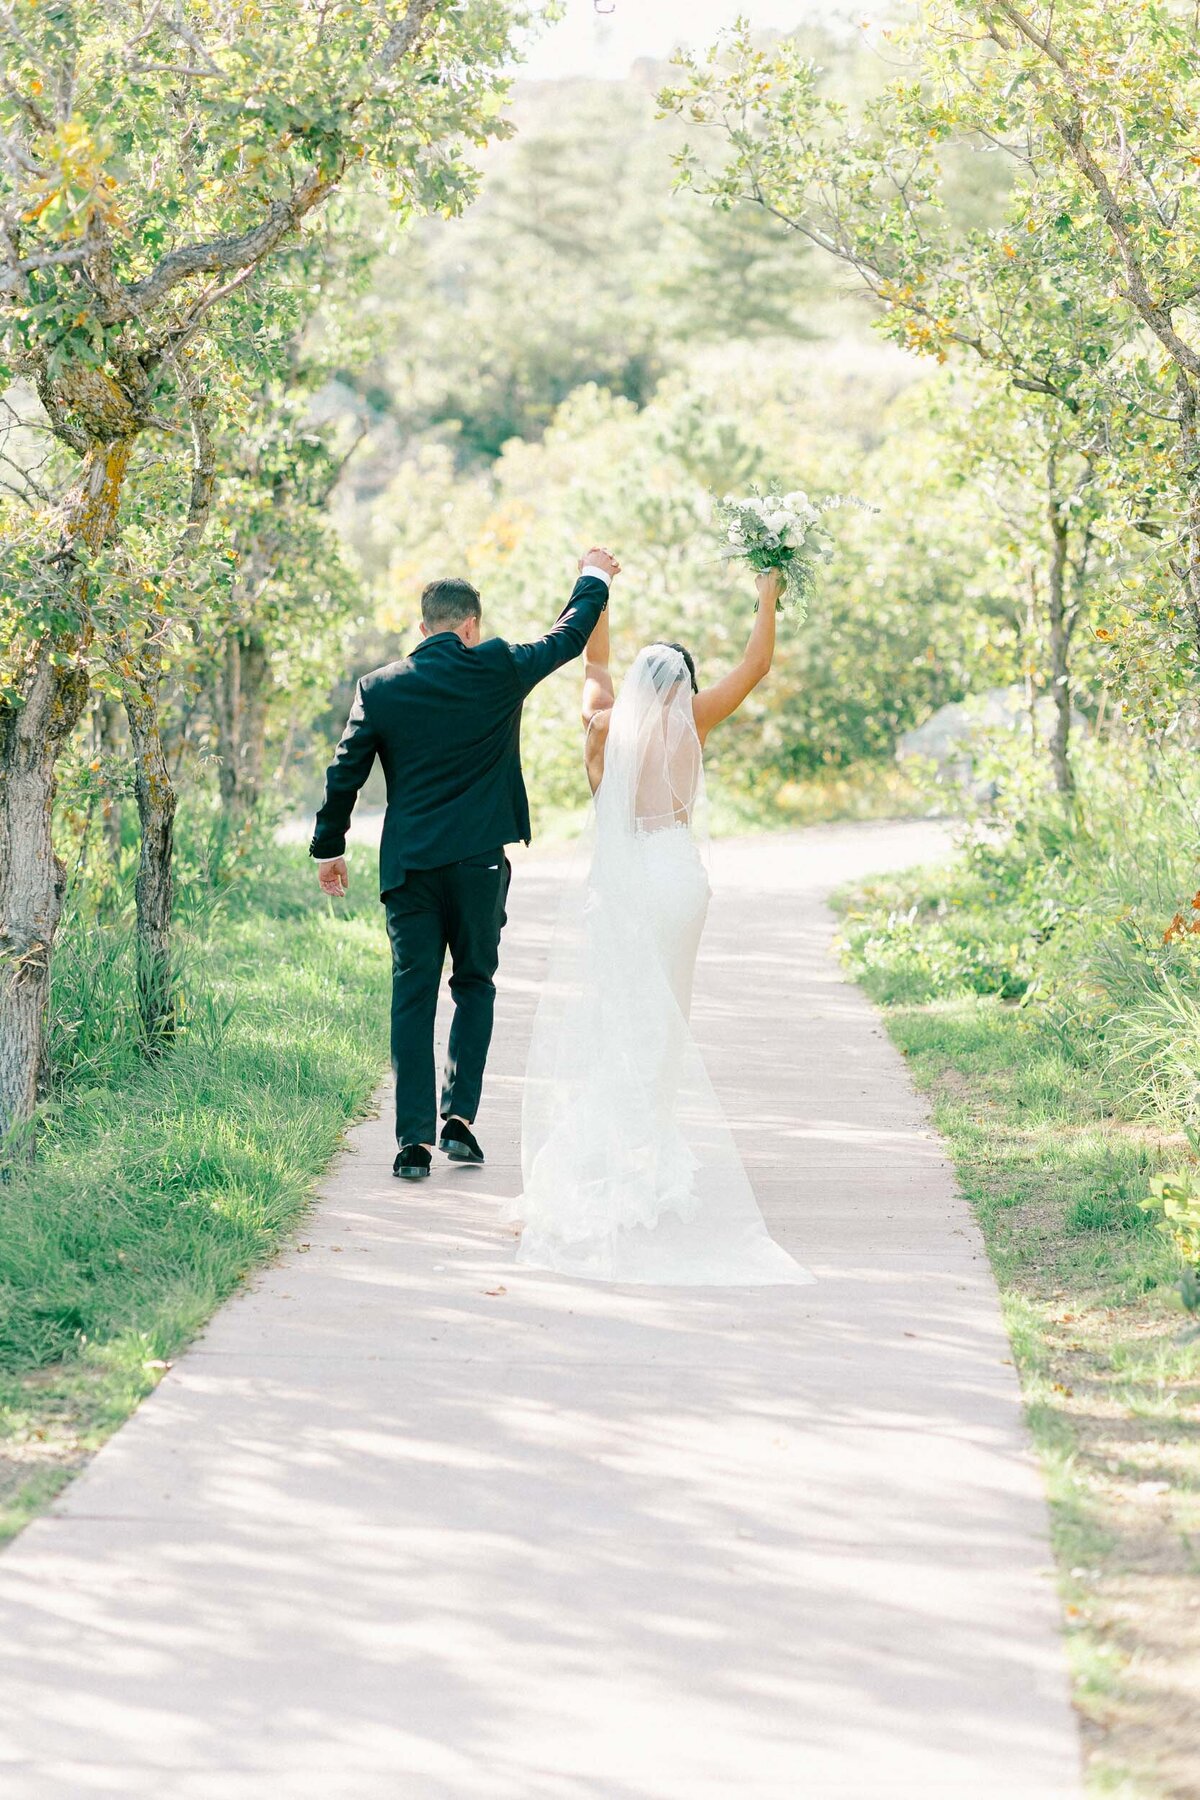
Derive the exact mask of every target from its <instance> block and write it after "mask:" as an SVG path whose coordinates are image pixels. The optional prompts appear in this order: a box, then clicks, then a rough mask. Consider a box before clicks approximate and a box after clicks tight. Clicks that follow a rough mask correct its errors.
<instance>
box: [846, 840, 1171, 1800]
mask: <svg viewBox="0 0 1200 1800" xmlns="http://www.w3.org/2000/svg"><path fill="white" fill-rule="evenodd" d="M1062 879H1063V880H1065V879H1066V876H1065V875H1064V876H1063V877H1062ZM1056 881H1057V878H1056V877H1055V876H1054V875H1053V872H1051V874H1050V875H1049V876H1048V877H1047V880H1046V881H1045V882H1043V883H1040V884H1038V883H1034V884H1030V885H1029V887H1028V888H1027V889H1026V888H1023V887H1022V884H1021V882H1019V881H1013V880H1007V881H1006V879H1005V875H1004V871H1003V870H1001V871H1000V872H999V875H998V873H997V869H996V868H995V867H994V866H990V865H989V866H986V867H985V868H984V869H983V870H982V871H981V870H980V868H979V867H978V866H975V867H972V866H971V861H970V858H968V859H967V861H966V862H965V863H959V864H958V865H957V866H952V867H951V868H950V869H949V870H941V871H930V872H927V873H924V874H917V875H913V876H909V877H905V878H902V879H900V880H890V881H887V882H881V883H876V884H873V885H872V886H871V887H869V888H866V889H864V890H861V891H860V892H858V893H855V894H853V895H851V896H847V897H844V898H843V907H844V910H845V912H846V918H845V923H844V927H843V937H844V946H845V954H846V957H847V960H848V962H849V965H850V967H851V968H852V969H853V971H854V972H855V973H856V975H857V976H858V978H859V979H860V980H861V981H862V983H863V984H864V986H865V987H866V989H867V991H868V992H869V993H870V994H871V996H872V998H874V999H875V1000H876V1001H877V1002H878V1003H879V1004H880V1006H881V1007H882V1008H883V1012H884V1018H885V1020H886V1023H887V1026H888V1029H889V1032H890V1034H891V1036H892V1038H893V1041H894V1042H895V1043H896V1044H897V1046H898V1047H899V1049H900V1050H901V1052H902V1053H903V1055H904V1056H905V1058H906V1059H907V1062H908V1065H909V1068H910V1070H911V1073H912V1077H913V1080H914V1082H915V1084H916V1085H917V1087H918V1088H919V1089H921V1090H922V1091H923V1092H924V1093H926V1094H928V1095H929V1096H930V1099H931V1101H932V1108H933V1120H934V1124H935V1125H936V1127H937V1129H938V1130H939V1131H940V1132H941V1133H942V1134H943V1136H944V1137H945V1139H946V1141H947V1143H948V1145H949V1148H950V1151H951V1154H952V1156H953V1158H954V1162H955V1166H956V1169H957V1172H958V1176H959V1179H960V1182H961V1184H962V1187H963V1189H964V1192H965V1193H966V1195H967V1196H968V1198H969V1199H970V1201H971V1203H972V1205H973V1207H974V1210H975V1213H976V1216H977V1218H978V1219H979V1222H980V1225H981V1227H982V1229H983V1232H984V1235H985V1238H986V1240H987V1245H988V1251H989V1254H990V1257H991V1261H992V1266H993V1268H994V1270H995V1274H996V1278H997V1282H998V1285H999V1288H1000V1291H1001V1296H1002V1302H1003V1306H1004V1311H1005V1317H1006V1321H1007V1324H1008V1329H1009V1333H1010V1336H1011V1340H1012V1345H1013V1356H1014V1361H1015V1363H1016V1365H1017V1368H1018V1370H1019V1373H1020V1378H1021V1382H1022V1388H1023V1392H1024V1397H1025V1403H1026V1409H1027V1414H1028V1419H1029V1425H1030V1429H1031V1431H1032V1434H1033V1437H1034V1440H1035V1443H1036V1445H1037V1449H1038V1452H1039V1454H1040V1457H1041V1461H1042V1466H1043V1470H1044V1473H1045V1478H1046V1488H1047V1494H1048V1498H1049V1503H1050V1509H1051V1520H1052V1531H1053V1538H1054V1546H1055V1552H1056V1557H1057V1562H1058V1567H1059V1574H1060V1587H1061V1592H1062V1596H1063V1604H1064V1612H1065V1618H1066V1626H1067V1637H1068V1650H1069V1655H1070V1661H1071V1667H1072V1671H1073V1678H1074V1688H1075V1698H1076V1703H1077V1706H1078V1707H1079V1710H1080V1712H1081V1714H1082V1717H1083V1720H1084V1732H1085V1742H1086V1746H1087V1754H1088V1766H1089V1781H1090V1786H1091V1791H1092V1792H1093V1793H1094V1794H1097V1795H1100V1794H1104V1795H1118V1794H1119V1795H1122V1796H1128V1800H1151V1797H1153V1800H1166V1797H1167V1796H1172V1797H1175V1796H1182V1795H1184V1794H1192V1793H1195V1792H1196V1791H1197V1790H1196V1788H1195V1786H1194V1781H1195V1770H1196V1767H1197V1759H1198V1757H1200V1713H1198V1710H1197V1708H1196V1706H1195V1704H1194V1683H1195V1681H1196V1677H1197V1670H1198V1668H1200V1607H1197V1606H1196V1605H1195V1595H1196V1580H1195V1577H1196V1575H1197V1572H1198V1570H1200V1451H1198V1448H1197V1444H1198V1438H1197V1429H1196V1428H1197V1425H1198V1424H1200V1344H1191V1345H1186V1346H1185V1345H1182V1344H1180V1343H1179V1342H1178V1337H1179V1333H1180V1330H1181V1327H1182V1325H1183V1324H1184V1318H1183V1315H1182V1314H1181V1312H1180V1311H1179V1308H1178V1300H1177V1296H1176V1292H1175V1283H1176V1280H1177V1278H1178V1275H1179V1270H1180V1264H1179V1258H1178V1256H1177V1254H1176V1252H1175V1251H1174V1249H1173V1248H1172V1246H1171V1245H1170V1244H1169V1243H1168V1242H1167V1241H1166V1240H1165V1239H1164V1238H1163V1237H1162V1236H1161V1234H1160V1233H1158V1232H1157V1231H1156V1230H1154V1229H1153V1226H1152V1224H1151V1222H1150V1221H1149V1219H1148V1218H1147V1215H1146V1214H1145V1213H1143V1212H1142V1211H1141V1209H1140V1208H1139V1205H1138V1202H1139V1200H1140V1199H1141V1198H1142V1196H1143V1195H1144V1194H1145V1193H1146V1191H1147V1189H1148V1186H1149V1183H1150V1179H1151V1177H1152V1176H1153V1175H1154V1174H1155V1173H1156V1172H1158V1171H1160V1170H1161V1169H1162V1168H1163V1167H1164V1165H1169V1164H1171V1163H1172V1162H1178V1161H1183V1160H1187V1157H1188V1154H1189V1152H1188V1143H1187V1140H1186V1138H1185V1137H1184V1136H1183V1133H1182V1131H1181V1129H1180V1121H1179V1118H1178V1117H1177V1116H1175V1115H1174V1114H1173V1113H1172V1111H1171V1107H1170V1106H1166V1107H1164V1106H1162V1105H1161V1104H1155V1105H1154V1106H1153V1107H1152V1106H1151V1105H1150V1104H1148V1100H1147V1096H1148V1095H1149V1094H1151V1093H1152V1092H1155V1091H1157V1090H1158V1088H1159V1087H1161V1085H1162V1084H1161V1081H1160V1080H1159V1075H1160V1074H1161V1071H1159V1072H1155V1071H1152V1070H1148V1069H1147V1068H1146V1066H1145V1065H1143V1067H1142V1069H1141V1071H1140V1079H1139V1082H1138V1084H1137V1085H1136V1087H1135V1086H1133V1085H1132V1084H1130V1083H1129V1082H1127V1081H1122V1080H1120V1079H1118V1077H1117V1074H1116V1065H1115V1063H1114V1060H1113V1059H1112V1058H1111V1057H1110V1056H1109V1055H1108V1053H1107V1044H1108V1041H1109V1034H1108V1033H1107V1032H1106V1030H1105V1020H1104V1015H1103V1012H1102V1010H1101V1009H1098V1007H1097V1002H1096V996H1095V994H1094V993H1092V994H1090V995H1089V996H1088V998H1087V1001H1086V1008H1087V1010H1086V1012H1084V1011H1083V1009H1082V1008H1081V1007H1079V1006H1078V1005H1077V1003H1076V1001H1075V999H1074V997H1073V995H1072V992H1071V988H1070V983H1069V982H1068V981H1067V980H1066V979H1064V971H1066V970H1067V969H1069V967H1070V964H1071V959H1072V955H1073V954H1074V951H1073V947H1072V946H1071V945H1069V944H1067V943H1065V942H1063V941H1061V934H1058V935H1057V936H1056V934H1055V933H1053V932H1046V931H1045V930H1044V929H1042V928H1041V926H1040V924H1039V921H1038V919H1037V918H1036V917H1035V916H1034V905H1033V904H1031V900H1030V895H1031V894H1032V893H1034V892H1035V891H1036V893H1037V894H1038V895H1040V897H1041V898H1040V899H1039V900H1038V901H1037V903H1036V904H1039V905H1040V904H1041V903H1042V902H1043V901H1044V899H1045V894H1046V890H1047V888H1048V887H1049V888H1053V887H1054V886H1055V885H1056ZM1076 916H1077V915H1075V914H1073V915H1072V918H1075V917H1076ZM1017 995H1021V996H1023V997H1024V1004H1019V1003H1017V1001H1016V999H1015V996H1017ZM1068 1009H1070V1010H1068ZM1064 1014H1066V1015H1067V1016H1068V1017H1069V1018H1070V1022H1071V1028H1070V1029H1069V1030H1064V1029H1063V1018H1064ZM1112 1037H1113V1038H1114V1039H1115V1040H1116V1041H1117V1042H1118V1043H1120V1044H1121V1045H1124V1044H1126V1043H1127V1042H1128V1037H1127V1034H1126V1031H1125V1024H1124V1022H1123V1021H1120V1020H1116V1021H1114V1025H1113V1031H1112ZM1163 1079H1164V1080H1167V1079H1168V1077H1165V1076H1164V1077H1163ZM1190 1079H1191V1077H1189V1080H1190ZM1178 1091H1179V1090H1178V1086H1177V1085H1176V1086H1173V1087H1172V1092H1173V1093H1178ZM1189 1692H1191V1693H1192V1700H1191V1701H1189V1699H1188V1697H1187V1696H1188V1694H1189Z"/></svg>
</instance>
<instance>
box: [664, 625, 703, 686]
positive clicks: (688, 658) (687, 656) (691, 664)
mask: <svg viewBox="0 0 1200 1800" xmlns="http://www.w3.org/2000/svg"><path fill="white" fill-rule="evenodd" d="M653 648H655V649H658V650H677V651H678V652H679V654H680V656H682V658H683V660H684V662H685V663H686V664H687V672H688V675H689V676H690V678H691V683H692V692H693V694H698V693H699V692H700V683H699V682H698V681H697V680H696V663H695V659H694V657H693V656H692V653H691V651H690V650H685V649H684V647H683V645H682V644H668V643H667V641H666V639H665V638H657V639H656V640H655V643H654V646H653ZM655 686H656V687H657V686H658V683H657V681H656V682H655Z"/></svg>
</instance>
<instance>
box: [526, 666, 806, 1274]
mask: <svg viewBox="0 0 1200 1800" xmlns="http://www.w3.org/2000/svg"><path fill="white" fill-rule="evenodd" d="M704 813H705V795H704V767H703V760H702V756H701V748H700V742H699V739H698V737H697V735H696V726H695V720H694V717H693V713H692V688H691V682H690V679H689V676H688V671H687V667H686V664H685V662H684V659H683V657H682V655H681V654H680V652H679V651H678V650H676V649H674V648H672V647H670V646H668V645H664V644H653V645H650V646H649V647H648V648H646V649H644V650H642V651H641V652H640V654H639V655H638V657H637V658H636V660H635V661H634V664H633V666H632V668H631V670H630V672H629V674H628V676H627V678H626V680H625V682H624V683H623V685H622V688H621V691H620V694H619V696H618V698H617V701H616V704H615V705H614V707H613V709H612V714H611V719H610V724H609V730H608V739H607V745H606V750H605V764H604V778H603V780H602V782H601V784H600V788H599V791H598V793H597V796H596V804H595V809H594V817H593V821H592V826H591V830H590V833H589V836H588V839H587V841H586V843H585V845H584V847H583V850H582V852H581V856H582V861H581V864H580V874H579V875H578V876H577V877H576V879H575V880H574V881H571V882H569V883H568V884H567V888H566V891H565V893H564V897H563V901H562V905H561V908H560V917H559V923H558V927H557V930H556V932H555V937H554V941H553V944H552V946H551V951H550V959H549V967H548V970H547V974H546V980H545V985H544V987H543V990H542V994H541V998H540V1002H539V1006H538V1012H537V1018H536V1021H535V1024H534V1030H533V1038H532V1044H531V1049H530V1057H529V1066H528V1070H527V1075H526V1081H525V1091H524V1105H523V1118H522V1172H523V1175H524V1193H523V1196H522V1198H521V1200H520V1201H519V1202H518V1203H517V1205H516V1208H515V1209H514V1211H515V1216H516V1217H519V1218H520V1219H522V1220H523V1222H524V1231H523V1234H522V1239H521V1246H520V1250H519V1252H518V1261H520V1262H521V1263H524V1264H526V1265H529V1266H532V1267H535V1268H545V1269H553V1270H556V1271H558V1272H560V1273H563V1274H570V1275H581V1276H590V1277H593V1278H598V1279H601V1280H607V1281H615V1282H628V1283H653V1284H656V1285H658V1284H662V1285H698V1286H700V1285H703V1286H743V1285H748V1284H763V1283H798V1282H806V1281H811V1280H812V1276H811V1275H809V1274H808V1272H807V1271H806V1270H804V1269H802V1268H801V1267H800V1266H799V1265H798V1264H797V1263H796V1262H795V1261H794V1260H793V1258H792V1257H791V1256H789V1255H788V1254H787V1252H786V1251H784V1250H783V1249H781V1248H780V1246H779V1245H777V1244H775V1243H774V1242H773V1241H772V1239H771V1238H770V1237H769V1235H768V1233H767V1230H766V1226H765V1224H764V1223H763V1218H762V1214H761V1213H760V1211H759V1209H758V1205H757V1202H756V1201H755V1198H754V1194H753V1191H752V1189H751V1187H750V1182H749V1179H748V1177H747V1175H746V1171H745V1169H744V1168H743V1166H742V1161H741V1158H740V1156H739V1154H738V1151H737V1147H736V1145H735V1143H734V1140H733V1135H732V1133H731V1131H730V1129H729V1126H728V1123H727V1121H726V1119H725V1116H724V1114H723V1112H722V1110H721V1106H720V1102H719V1101H718V1099H717V1096H716V1094H715V1092H714V1091H713V1087H712V1083H711V1082H710V1080H709V1078H708V1074H707V1072H706V1070H705V1067H704V1063H703V1060H702V1058H701V1055H700V1052H699V1050H698V1048H697V1046H696V1043H695V1040H694V1038H693V1036H692V1031H691V1025H690V1018H689V1015H690V1009H691V995H692V978H693V974H694V970H695V962H696V953H697V950H698V948H699V943H700V935H701V932H702V930H703V927H704V919H705V915H706V912H707V909H708V900H709V886H708V876H707V873H706V870H705V864H704V857H703V854H702V849H703V843H704Z"/></svg>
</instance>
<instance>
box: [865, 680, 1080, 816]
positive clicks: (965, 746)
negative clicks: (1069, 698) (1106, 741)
mask: <svg viewBox="0 0 1200 1800" xmlns="http://www.w3.org/2000/svg"><path fill="white" fill-rule="evenodd" d="M1055 711H1056V709H1055V705H1054V701H1053V700H1052V699H1051V697H1050V695H1049V694H1043V695H1041V696H1040V697H1039V699H1038V700H1037V701H1036V703H1035V706H1034V717H1035V720H1036V723H1037V737H1038V742H1039V743H1040V744H1045V743H1046V742H1048V740H1049V738H1050V734H1051V732H1052V731H1053V730H1054V719H1055ZM1085 725H1086V720H1085V719H1084V717H1083V714H1082V713H1080V712H1077V711H1076V709H1075V708H1074V707H1072V708H1071V729H1072V731H1078V730H1082V729H1083V728H1084V726H1085ZM1005 731H1012V732H1024V733H1025V734H1026V736H1028V732H1029V711H1028V707H1027V705H1026V699H1025V690H1024V688H1023V687H1019V686H1014V687H999V688H989V689H988V690H987V692H986V693H983V694H969V695H968V696H967V698H966V699H965V700H952V701H950V703H949V704H948V705H946V706H939V707H938V709H937V711H936V712H935V713H931V714H930V716H929V718H927V719H926V721H925V723H924V724H923V725H917V726H915V727H914V728H913V730H911V731H906V732H904V734H903V735H902V736H901V737H900V738H899V739H898V740H897V743H896V761H897V762H898V763H906V762H920V763H925V764H932V765H933V769H934V772H935V775H936V779H937V780H938V781H939V782H945V783H956V784H958V785H959V786H962V787H966V788H972V787H975V788H977V789H981V788H983V787H987V788H989V789H990V788H991V787H992V786H993V785H994V784H992V783H982V784H980V783H975V784H973V783H972V770H973V768H974V761H975V757H976V755H977V754H978V752H979V750H980V749H981V748H982V747H983V745H984V743H985V741H986V740H987V739H989V738H992V737H994V736H995V735H996V734H997V733H1000V732H1005ZM981 797H986V796H985V795H981Z"/></svg>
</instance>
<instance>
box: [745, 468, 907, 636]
mask: <svg viewBox="0 0 1200 1800" xmlns="http://www.w3.org/2000/svg"><path fill="white" fill-rule="evenodd" d="M861 505H862V502H861V501H858V500H852V499H850V498H849V497H848V496H846V495H844V494H833V495H830V496H829V497H828V498H826V499H824V500H818V501H813V500H810V499H809V497H808V495H807V494H806V493H805V492H804V490H803V488H795V489H793V491H792V492H791V493H790V494H759V493H754V492H751V493H750V494H747V495H745V496H744V497H742V498H740V499H739V498H738V497H737V496H736V495H734V494H726V495H725V497H724V499H722V500H719V501H718V502H717V514H718V517H719V519H720V520H721V523H722V524H723V525H724V527H725V545H724V547H723V550H722V555H724V556H726V557H737V558H739V559H741V560H743V561H745V562H748V563H749V564H750V567H751V568H752V569H755V570H759V571H761V570H764V569H778V570H780V572H781V573H782V574H783V577H784V587H785V589H786V591H787V592H788V593H789V595H790V600H791V607H792V611H793V612H794V614H795V616H796V617H797V618H798V619H803V618H805V617H806V616H807V613H808V602H809V599H810V597H811V595H812V594H813V592H814V591H815V588H816V568H817V565H818V564H819V563H823V562H828V561H829V559H830V558H831V557H832V555H833V539H832V538H831V537H830V535H829V533H828V531H826V530H824V529H822V528H821V526H820V525H819V521H820V519H821V518H822V516H823V515H824V514H825V513H827V512H832V511H834V510H835V509H836V508H838V507H841V506H861ZM867 510H870V511H873V510H874V508H869V509H867ZM779 607H780V610H781V611H782V610H783V601H782V598H781V599H780V601H779Z"/></svg>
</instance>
